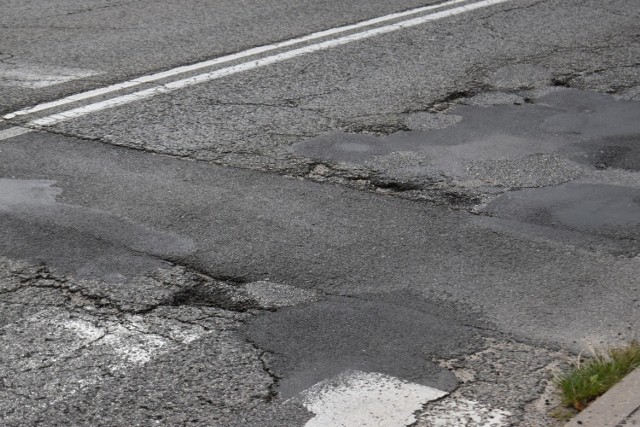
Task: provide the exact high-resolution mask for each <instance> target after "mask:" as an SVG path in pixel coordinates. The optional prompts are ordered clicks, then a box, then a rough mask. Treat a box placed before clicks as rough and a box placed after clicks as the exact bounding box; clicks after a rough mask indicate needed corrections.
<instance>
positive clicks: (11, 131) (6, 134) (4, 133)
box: [0, 126, 31, 141]
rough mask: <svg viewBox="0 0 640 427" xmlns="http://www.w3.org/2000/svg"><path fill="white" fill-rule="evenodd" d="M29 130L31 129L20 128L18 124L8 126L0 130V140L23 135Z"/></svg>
mask: <svg viewBox="0 0 640 427" xmlns="http://www.w3.org/2000/svg"><path fill="white" fill-rule="evenodd" d="M29 132H31V129H27V128H22V127H19V126H14V127H10V128H8V129H4V130H0V141H2V140H3V139H9V138H14V137H16V136H20V135H24V134H25V133H29Z"/></svg>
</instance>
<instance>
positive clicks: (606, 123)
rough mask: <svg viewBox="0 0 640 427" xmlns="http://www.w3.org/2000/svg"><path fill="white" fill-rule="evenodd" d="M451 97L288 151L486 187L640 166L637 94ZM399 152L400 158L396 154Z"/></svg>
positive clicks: (426, 181)
mask: <svg viewBox="0 0 640 427" xmlns="http://www.w3.org/2000/svg"><path fill="white" fill-rule="evenodd" d="M507 95H509V96H507ZM525 95H526V96H525ZM505 100H507V101H509V102H506V101H505ZM457 102H458V103H459V104H462V105H457V106H454V107H453V108H451V109H450V110H449V111H448V112H447V114H444V113H438V114H435V113H427V112H421V113H410V114H408V115H407V116H406V122H407V123H408V125H409V127H410V128H411V129H413V130H410V131H400V132H395V133H393V134H391V135H388V136H380V137H376V136H372V135H364V134H353V133H341V132H331V133H326V134H322V135H319V136H316V137H313V138H309V139H306V140H303V141H300V142H298V143H296V144H294V145H293V146H292V147H291V151H292V152H293V153H295V154H297V155H302V156H305V157H308V158H310V159H313V160H315V161H322V162H326V163H329V164H331V163H342V164H352V165H357V167H362V166H365V167H367V168H369V169H371V170H373V171H374V172H375V173H376V174H378V175H379V176H383V177H385V180H387V181H389V180H392V181H396V182H399V183H412V182H414V183H415V182H419V183H423V185H426V186H432V185H433V183H434V182H442V181H443V180H444V181H446V180H449V181H448V182H455V185H456V186H457V187H459V188H466V189H467V190H468V191H473V190H474V189H480V191H485V192H486V193H487V194H488V195H490V194H491V193H495V192H496V191H497V192H502V191H505V190H507V189H518V188H538V187H548V186H555V185H559V184H562V183H566V182H571V181H574V180H576V179H578V178H580V177H582V176H584V175H586V174H589V173H591V172H593V171H596V170H598V169H600V170H601V169H623V170H629V171H638V170H639V169H640V144H639V143H638V141H640V121H638V117H640V103H637V102H631V101H622V100H618V99H616V98H614V97H613V96H610V95H606V94H601V93H594V92H587V91H581V90H576V89H564V88H562V89H561V88H553V89H547V90H544V91H542V90H540V91H537V92H535V93H527V94H525V92H523V94H522V95H517V94H506V95H505V94H502V93H496V92H489V93H485V94H479V95H475V96H473V97H471V98H467V99H462V100H459V101H457ZM464 104H467V105H464ZM399 154H401V155H402V156H403V159H404V161H403V164H399V163H398V162H397V161H395V159H396V157H397V156H398V155H399ZM394 156H395V157H394ZM412 189H414V188H412Z"/></svg>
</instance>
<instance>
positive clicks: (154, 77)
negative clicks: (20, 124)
mask: <svg viewBox="0 0 640 427" xmlns="http://www.w3.org/2000/svg"><path fill="white" fill-rule="evenodd" d="M466 1H468V0H451V1H448V2H444V3H440V4H435V5H430V6H424V7H418V8H415V9H410V10H407V11H404V12H397V13H391V14H389V15H385V16H381V17H378V18H373V19H368V20H366V21H362V22H358V23H356V24H352V25H345V26H342V27H336V28H331V29H328V30H323V31H318V32H316V33H312V34H308V35H306V36H302V37H297V38H294V39H290V40H285V41H282V42H278V43H272V44H269V45H265V46H259V47H255V48H252V49H248V50H245V51H242V52H238V53H234V54H231V55H226V56H222V57H219V58H214V59H210V60H207V61H202V62H198V63H196V64H191V65H185V66H181V67H176V68H173V69H171V70H167V71H162V72H160V73H155V74H149V75H146V76H142V77H138V78H136V79H133V80H129V81H126V82H122V83H118V84H114V85H110V86H106V87H103V88H99V89H94V90H90V91H87V92H82V93H79V94H75V95H71V96H67V97H65V98H62V99H59V100H56V101H51V102H45V103H42V104H39V105H36V106H35V107H32V108H27V109H24V110H20V111H16V112H13V113H10V114H7V115H5V116H4V118H5V119H12V118H14V117H17V116H22V115H27V114H33V113H37V112H39V111H44V110H48V109H51V108H56V107H61V106H63V105H68V104H71V103H74V102H78V101H83V100H86V99H91V98H95V97H98V96H103V95H106V94H109V93H113V92H117V91H120V90H123V89H127V88H130V87H134V86H138V85H141V84H143V83H151V82H155V81H158V80H162V79H166V78H169V77H173V76H177V75H180V74H184V73H188V72H192V71H196V70H201V69H203V68H208V67H213V66H216V65H220V64H224V63H227V62H231V61H235V60H238V59H242V58H247V57H250V56H254V55H259V54H262V53H266V52H270V51H273V50H276V49H281V48H284V47H289V46H294V45H297V44H301V43H306V42H309V41H312V40H317V39H320V38H323V37H330V36H333V35H336V34H340V33H344V32H347V31H353V30H358V29H360V28H365V27H370V26H372V25H377V24H381V23H383V22H388V21H392V20H394V19H399V18H403V17H406V16H411V15H417V14H420V13H424V12H428V11H431V10H436V9H442V8H445V7H449V6H453V5H456V4H459V3H463V2H466Z"/></svg>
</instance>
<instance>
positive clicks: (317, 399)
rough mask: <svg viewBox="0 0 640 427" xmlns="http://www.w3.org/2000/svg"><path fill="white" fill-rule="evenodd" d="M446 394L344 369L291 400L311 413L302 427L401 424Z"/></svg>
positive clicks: (407, 422) (397, 380)
mask: <svg viewBox="0 0 640 427" xmlns="http://www.w3.org/2000/svg"><path fill="white" fill-rule="evenodd" d="M446 394H447V393H446V392H444V391H442V390H438V389H435V388H432V387H427V386H424V385H420V384H414V383H410V382H407V381H403V380H400V379H398V378H395V377H392V376H389V375H385V374H381V373H375V372H362V371H346V372H344V373H342V374H340V375H338V376H336V377H334V378H331V379H329V380H325V381H322V382H320V383H318V384H316V385H314V386H313V387H311V388H309V389H307V390H305V391H304V392H302V393H301V394H300V395H299V396H296V397H294V398H293V399H292V400H294V401H296V402H297V403H301V404H302V405H303V406H304V407H305V408H307V409H308V410H309V411H310V412H312V413H313V414H315V416H314V417H313V418H312V419H311V420H309V421H308V422H307V424H305V427H330V426H331V427H338V426H342V427H365V426H378V427H401V426H406V425H409V424H412V423H414V422H415V421H416V419H415V416H414V412H416V411H417V410H419V409H420V408H421V407H422V406H423V405H424V404H425V403H427V402H429V401H432V400H435V399H439V398H441V397H443V396H445V395H446Z"/></svg>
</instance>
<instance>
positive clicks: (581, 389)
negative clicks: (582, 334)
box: [556, 341, 640, 411]
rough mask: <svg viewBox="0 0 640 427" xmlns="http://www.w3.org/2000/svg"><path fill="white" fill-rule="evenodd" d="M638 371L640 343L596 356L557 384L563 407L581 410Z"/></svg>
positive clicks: (580, 364)
mask: <svg viewBox="0 0 640 427" xmlns="http://www.w3.org/2000/svg"><path fill="white" fill-rule="evenodd" d="M637 367H640V342H638V341H633V342H632V343H631V344H629V345H628V346H626V347H623V348H614V349H610V350H608V351H606V352H604V353H596V354H595V355H594V357H593V358H592V359H589V360H587V361H586V362H583V363H580V362H579V363H578V364H577V365H576V366H575V367H574V368H573V369H572V370H571V371H570V372H568V373H566V374H564V375H562V376H561V377H559V378H558V379H557V380H556V384H557V386H558V387H559V389H560V393H561V399H562V404H563V405H565V406H567V407H573V408H575V409H577V410H578V411H581V410H583V409H584V408H586V407H587V405H588V404H589V403H590V402H592V401H593V400H595V399H596V398H597V397H598V396H601V395H603V394H604V393H605V392H606V391H607V390H609V389H610V388H611V387H613V386H614V385H615V384H616V383H617V382H618V381H620V380H621V379H622V378H624V377H625V376H626V375H627V374H629V373H630V372H631V371H633V370H634V369H635V368H637Z"/></svg>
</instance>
